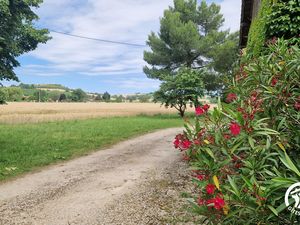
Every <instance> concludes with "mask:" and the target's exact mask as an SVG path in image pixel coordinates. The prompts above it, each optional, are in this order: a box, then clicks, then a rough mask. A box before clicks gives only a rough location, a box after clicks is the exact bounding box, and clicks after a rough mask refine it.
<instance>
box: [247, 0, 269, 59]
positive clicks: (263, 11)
mask: <svg viewBox="0 0 300 225" xmlns="http://www.w3.org/2000/svg"><path fill="white" fill-rule="evenodd" d="M271 4H272V3H271V1H270V0H262V3H261V7H260V10H259V12H258V14H257V17H256V18H255V19H254V20H253V21H252V24H251V27H250V30H249V35H248V43H247V52H251V53H252V54H253V56H259V55H260V53H261V51H262V49H263V46H264V45H265V41H266V32H267V18H268V15H269V14H270V13H271Z"/></svg>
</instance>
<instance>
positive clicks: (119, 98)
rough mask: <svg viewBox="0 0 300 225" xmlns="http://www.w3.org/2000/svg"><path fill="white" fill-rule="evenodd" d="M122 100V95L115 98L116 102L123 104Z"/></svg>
mask: <svg viewBox="0 0 300 225" xmlns="http://www.w3.org/2000/svg"><path fill="white" fill-rule="evenodd" d="M123 100H124V97H123V95H119V96H117V97H116V102H123Z"/></svg>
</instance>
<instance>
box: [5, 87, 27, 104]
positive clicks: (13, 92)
mask: <svg viewBox="0 0 300 225" xmlns="http://www.w3.org/2000/svg"><path fill="white" fill-rule="evenodd" d="M6 89H7V93H8V99H7V100H8V101H12V102H17V101H21V100H22V98H23V95H24V93H23V91H22V89H21V88H19V87H8V88H6Z"/></svg>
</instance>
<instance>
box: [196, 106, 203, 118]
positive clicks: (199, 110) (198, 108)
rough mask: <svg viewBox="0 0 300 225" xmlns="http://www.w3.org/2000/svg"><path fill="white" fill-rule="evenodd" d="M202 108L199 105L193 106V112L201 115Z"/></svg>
mask: <svg viewBox="0 0 300 225" xmlns="http://www.w3.org/2000/svg"><path fill="white" fill-rule="evenodd" d="M204 112H205V111H204V110H203V108H202V107H200V106H197V107H196V108H195V113H196V115H197V116H201V115H202V114H204Z"/></svg>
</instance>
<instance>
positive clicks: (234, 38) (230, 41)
mask: <svg viewBox="0 0 300 225" xmlns="http://www.w3.org/2000/svg"><path fill="white" fill-rule="evenodd" d="M209 55H210V56H211V58H212V63H211V67H212V68H213V69H214V70H215V71H216V72H218V73H221V74H228V73H229V74H232V72H233V69H234V68H235V64H236V63H237V61H238V58H239V32H235V33H232V34H229V35H228V36H227V37H226V39H225V40H224V42H223V43H222V44H220V45H218V46H217V47H216V48H215V49H214V51H212V52H211V53H210V54H209Z"/></svg>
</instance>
